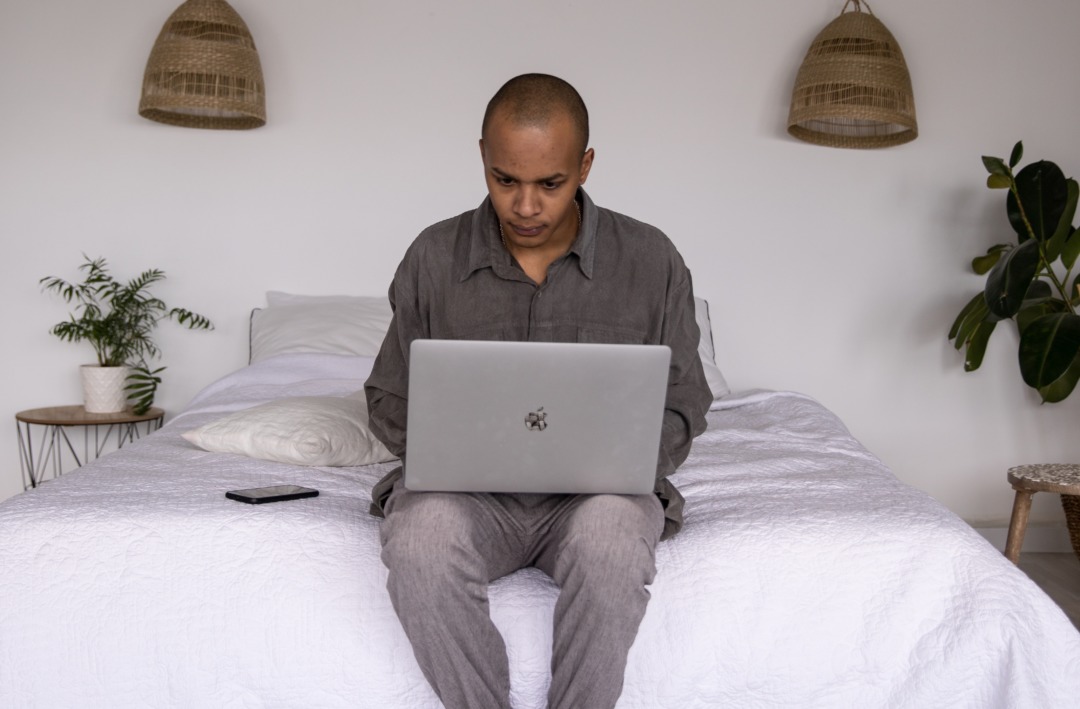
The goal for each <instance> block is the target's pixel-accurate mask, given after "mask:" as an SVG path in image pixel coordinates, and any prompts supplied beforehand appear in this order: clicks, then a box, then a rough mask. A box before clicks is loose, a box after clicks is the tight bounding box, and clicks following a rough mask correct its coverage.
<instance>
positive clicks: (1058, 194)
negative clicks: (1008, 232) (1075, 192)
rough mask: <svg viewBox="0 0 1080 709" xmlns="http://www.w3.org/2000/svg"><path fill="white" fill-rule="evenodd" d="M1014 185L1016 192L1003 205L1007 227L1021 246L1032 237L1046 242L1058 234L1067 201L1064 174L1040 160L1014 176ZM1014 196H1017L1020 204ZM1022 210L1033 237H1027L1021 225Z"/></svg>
mask: <svg viewBox="0 0 1080 709" xmlns="http://www.w3.org/2000/svg"><path fill="white" fill-rule="evenodd" d="M1015 184H1016V192H1015V193H1014V192H1011V191H1010V192H1009V196H1008V198H1007V199H1006V201H1005V204H1006V212H1007V214H1008V216H1009V223H1010V224H1012V226H1013V229H1014V230H1015V231H1016V233H1017V235H1018V236H1019V237H1020V241H1021V242H1023V241H1026V240H1027V239H1029V238H1031V237H1032V236H1034V237H1035V238H1036V239H1038V240H1039V241H1042V242H1045V241H1046V240H1048V239H1049V238H1051V237H1052V236H1053V235H1054V232H1055V231H1056V230H1057V226H1058V223H1059V222H1060V221H1061V215H1062V213H1063V212H1064V211H1065V204H1066V202H1067V201H1068V198H1069V187H1068V184H1067V183H1066V180H1065V174H1064V173H1063V172H1062V171H1061V168H1059V167H1058V166H1057V165H1055V164H1054V163H1052V162H1049V161H1048V160H1040V161H1039V162H1036V163H1031V164H1030V165H1028V166H1027V167H1025V168H1024V169H1023V170H1021V171H1020V172H1019V173H1017V175H1016V180H1015ZM1017 194H1019V195H1020V199H1019V202H1018V200H1017V197H1016V196H1017ZM1021 206H1022V207H1023V214H1024V215H1026V216H1027V219H1028V222H1029V223H1030V224H1031V228H1032V229H1033V230H1034V234H1031V233H1029V232H1028V229H1027V225H1026V224H1024V220H1023V217H1022V216H1021V209H1020V207H1021Z"/></svg>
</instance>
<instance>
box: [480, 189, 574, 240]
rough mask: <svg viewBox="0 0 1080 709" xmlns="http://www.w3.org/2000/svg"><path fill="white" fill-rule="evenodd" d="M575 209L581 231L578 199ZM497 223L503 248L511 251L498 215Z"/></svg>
mask: <svg viewBox="0 0 1080 709" xmlns="http://www.w3.org/2000/svg"><path fill="white" fill-rule="evenodd" d="M574 209H576V210H577V230H578V231H581V205H580V204H578V201H577V200H576V199H575V200H574ZM495 221H496V222H497V223H498V225H499V238H500V239H501V240H502V245H503V248H504V249H506V250H507V251H509V250H510V246H509V245H508V244H507V243H506V234H504V233H503V226H502V220H501V219H499V218H498V215H496V217H495ZM575 236H576V234H575Z"/></svg>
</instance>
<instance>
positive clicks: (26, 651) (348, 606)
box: [0, 299, 1080, 709]
mask: <svg viewBox="0 0 1080 709" xmlns="http://www.w3.org/2000/svg"><path fill="white" fill-rule="evenodd" d="M368 305H370V304H368ZM355 307H356V303H355V302H350V301H345V300H341V301H334V300H325V301H314V302H309V301H300V302H293V301H290V300H288V299H286V300H280V299H279V300H278V302H277V304H276V305H275V303H274V301H273V300H272V301H271V305H270V307H268V308H266V309H264V311H263V314H260V313H258V312H257V313H256V314H255V316H254V317H253V328H252V354H253V356H252V359H253V362H252V364H250V365H248V366H246V367H243V368H241V369H239V370H237V371H236V372H234V373H232V374H229V375H228V376H225V377H224V378H222V379H220V380H219V381H217V382H214V383H212V384H210V385H209V386H208V387H206V389H204V390H203V391H202V392H201V393H200V394H199V395H198V396H196V397H195V398H194V399H193V400H192V402H191V403H190V405H189V406H188V407H187V408H186V409H185V410H184V411H183V412H181V413H179V414H178V415H177V416H175V417H174V418H173V419H172V420H171V421H170V422H169V423H167V424H166V425H165V427H164V428H162V429H161V430H160V431H158V432H157V433H155V434H153V435H151V436H148V437H146V438H143V439H142V440H140V441H137V442H135V443H133V444H131V445H128V446H125V447H124V449H123V450H122V451H118V452H116V453H112V454H109V455H106V456H104V457H102V458H101V459H99V460H98V461H96V462H93V463H90V464H88V465H86V466H84V467H82V468H80V469H79V470H78V471H75V472H73V473H70V474H67V475H64V476H63V477H61V478H59V479H57V480H55V481H50V482H48V483H46V484H44V485H42V486H41V487H39V488H37V489H35V490H32V491H30V492H27V493H24V494H21V495H18V496H16V497H14V498H11V499H9V500H7V501H5V502H3V503H0V706H3V707H20V708H23V707H50V708H51V707H109V708H110V709H115V708H122V707H200V708H202V707H380V708H381V707H423V708H426V707H437V706H439V704H438V701H437V699H436V698H435V696H434V694H433V693H432V691H431V689H430V688H429V687H428V685H427V683H426V682H425V681H424V679H423V677H422V675H421V673H420V670H419V668H418V667H417V665H416V662H415V660H414V659H413V656H412V652H411V649H410V647H409V644H408V641H407V640H406V638H405V636H404V633H403V632H402V630H401V628H400V626H399V624H398V621H397V618H396V616H395V615H394V613H393V610H392V608H391V606H390V600H389V597H388V595H387V593H386V590H385V581H386V571H385V569H384V568H383V566H382V564H381V562H380V560H379V543H378V526H379V520H378V519H376V518H374V517H372V516H370V515H369V514H368V505H369V502H370V498H369V494H370V490H371V487H372V485H373V484H374V483H375V482H376V481H377V480H379V478H380V477H382V475H383V474H384V473H385V472H387V471H388V470H390V469H391V467H392V466H393V465H394V464H395V463H394V462H393V461H390V460H385V458H386V453H385V450H379V446H377V445H376V444H375V443H373V442H372V440H368V439H364V434H363V430H362V429H363V416H364V414H363V411H362V409H363V407H362V406H359V407H357V406H355V404H356V403H358V402H360V401H361V399H360V398H359V397H357V396H355V393H356V392H358V391H359V390H360V389H361V388H362V385H363V381H364V379H365V377H366V375H367V372H368V371H369V370H370V367H371V363H372V356H371V354H372V353H371V352H370V347H371V346H372V344H371V343H373V342H376V341H377V340H378V339H379V337H380V335H379V331H380V327H384V326H385V319H386V318H388V314H387V313H386V312H385V310H384V309H382V308H381V307H376V308H374V310H373V312H374V313H375V314H374V315H372V313H367V314H366V315H363V316H359V315H357V316H356V319H357V321H358V322H361V321H362V322H363V323H364V328H366V329H364V328H360V330H363V331H362V332H360V331H358V330H357V328H352V329H353V330H354V332H353V333H352V335H350V336H349V337H352V338H353V340H352V341H350V342H337V343H336V344H335V343H327V342H326V341H320V339H319V337H320V336H319V335H318V334H317V333H318V332H320V328H323V327H324V326H325V324H326V323H322V324H320V318H319V317H314V316H312V315H311V314H310V313H309V314H307V315H303V316H300V315H299V314H298V313H293V314H291V315H288V316H287V317H286V316H281V317H278V314H279V313H280V312H282V309H287V308H294V309H302V308H308V310H309V311H310V312H316V313H331V315H328V316H326V317H327V321H326V322H330V323H333V322H339V321H338V319H339V318H340V317H341V313H340V312H337V313H335V312H334V311H335V309H337V310H342V309H343V308H344V309H348V308H353V309H354V310H355ZM365 307H366V306H365ZM275 308H278V310H275ZM293 315H297V317H298V318H299V319H296V318H294V317H292V316H293ZM278 321H281V322H278ZM699 321H701V318H700V317H699ZM282 322H284V323H286V324H287V327H285V328H284V329H282V327H281V323H282ZM290 322H291V325H289V323H290ZM703 322H704V326H705V328H708V322H707V317H706V318H705V320H704V321H703ZM290 328H292V329H293V330H295V329H297V328H299V329H300V330H306V332H305V334H304V336H303V337H293V338H292V341H291V342H290V341H289V340H290V337H291V336H290V335H283V334H282V333H283V332H285V331H286V330H288V329H290ZM312 332H314V333H316V335H315V336H314V337H313V336H312ZM327 337H333V338H338V339H341V338H342V335H341V333H340V332H339V331H338V330H337V329H335V332H334V334H333V335H327ZM275 338H276V339H275ZM346 339H348V338H346ZM702 346H703V348H705V350H708V349H709V348H710V347H711V341H710V342H705V341H704V339H703V345H702ZM365 348H367V349H365ZM705 350H703V359H704V358H705V357H706V356H707V357H709V358H710V359H711V351H709V352H706V351H705ZM710 364H711V363H710ZM717 376H720V375H719V371H718V370H717V371H714V372H712V373H711V374H710V378H711V383H713V384H714V385H716V384H717V381H716V377H717ZM720 384H722V381H721V382H720ZM714 391H718V392H719V394H720V395H719V396H718V397H717V399H716V401H715V402H714V404H713V407H712V410H711V411H710V412H709V414H708V422H709V429H708V431H707V432H706V433H705V434H704V435H702V436H701V437H700V438H699V439H698V440H697V441H696V442H695V444H694V447H693V450H692V452H691V455H690V458H689V459H688V460H687V462H686V463H685V464H684V465H683V466H682V467H681V468H680V470H679V472H678V473H677V474H676V476H675V478H674V481H675V482H676V484H677V485H678V487H679V488H680V490H682V492H683V494H684V495H685V497H686V525H685V528H684V529H683V531H682V532H681V533H680V534H679V535H678V536H676V537H675V538H674V539H672V540H669V541H666V542H663V543H662V544H661V545H660V547H659V548H658V550H657V565H658V568H659V573H658V575H657V578H656V581H655V582H654V583H653V584H652V586H651V588H650V591H651V594H652V600H651V602H650V604H649V607H648V611H647V614H646V616H645V619H644V620H643V622H642V625H641V628H640V631H639V634H638V637H637V640H636V642H635V644H634V646H633V648H632V650H631V653H630V657H629V661H628V665H627V670H626V684H625V689H624V692H623V696H622V698H621V700H620V702H619V705H618V706H619V707H624V708H630V707H634V708H642V709H646V708H647V709H657V708H663V707H678V708H679V709H685V708H689V707H719V706H737V707H918V708H919V709H923V708H925V707H937V706H948V707H1039V708H1040V709H1047V708H1051V707H1074V706H1076V702H1077V698H1078V697H1080V634H1078V633H1077V631H1076V630H1075V629H1074V628H1073V626H1072V625H1071V624H1070V622H1069V620H1068V619H1067V618H1066V617H1065V615H1064V614H1063V613H1062V611H1061V610H1060V609H1059V608H1058V607H1057V606H1056V605H1055V604H1054V603H1053V602H1052V601H1051V600H1050V599H1049V598H1048V597H1047V596H1046V595H1045V594H1043V593H1042V592H1041V591H1040V590H1039V589H1038V588H1037V587H1036V586H1035V585H1034V584H1033V583H1031V582H1030V581H1029V580H1028V579H1027V577H1026V576H1025V575H1024V574H1023V573H1021V572H1020V571H1018V570H1017V569H1016V568H1015V567H1014V566H1012V565H1011V564H1010V563H1009V562H1008V561H1007V560H1005V559H1004V557H1003V556H1002V555H1001V554H1000V553H999V552H997V551H995V550H994V549H993V548H992V547H991V546H990V545H989V544H987V542H985V541H984V540H983V539H982V538H981V537H980V536H979V535H978V534H977V533H975V532H974V531H973V530H972V529H971V528H970V527H969V526H968V525H966V524H965V523H964V522H963V521H962V520H960V519H959V518H957V517H956V516H955V515H953V514H952V513H950V512H949V511H948V510H947V509H945V508H944V507H943V506H942V505H940V504H939V503H937V502H935V501H934V500H933V499H931V498H930V497H928V496H927V495H925V494H924V493H922V492H920V491H918V490H915V489H913V488H912V487H910V486H907V485H905V484H903V483H901V482H900V481H899V480H898V479H897V478H896V477H895V476H894V475H893V474H892V473H891V472H890V471H889V470H888V469H887V468H886V467H885V466H884V465H883V464H882V463H881V462H880V461H879V460H878V459H877V458H875V457H874V456H873V455H872V454H871V453H869V452H868V451H867V450H866V449H865V448H864V447H863V446H862V445H860V444H859V443H858V441H856V440H855V439H854V438H853V437H852V436H851V435H850V433H849V432H848V430H847V429H846V428H845V426H844V424H843V423H842V422H841V421H840V420H839V419H838V418H837V417H836V416H835V415H833V414H832V413H830V412H829V411H828V410H827V409H826V408H824V407H823V406H822V405H821V404H819V403H817V402H816V401H814V400H813V399H811V398H809V397H807V396H803V395H800V394H798V393H793V392H775V391H763V390H758V391H750V392H736V393H730V392H724V391H721V390H719V385H717V386H714ZM350 395H352V396H350ZM320 402H322V403H323V404H325V403H327V402H330V403H332V404H333V405H334V406H338V407H339V408H338V409H333V408H331V409H328V410H325V411H324V413H326V411H330V414H331V418H333V419H334V420H338V421H340V420H346V422H347V425H346V428H345V429H342V430H340V431H336V432H335V431H330V432H329V433H326V431H323V433H324V434H325V435H323V436H322V438H320V436H319V435H313V436H305V435H302V434H303V432H302V431H301V432H297V433H296V435H295V436H292V437H291V439H290V440H289V441H287V445H286V448H289V449H290V450H284V451H277V452H274V453H273V454H272V455H270V454H268V453H267V451H266V450H261V451H260V450H253V449H252V446H254V447H255V448H258V446H259V445H263V447H264V448H265V447H266V446H268V445H269V444H266V443H265V442H264V443H262V444H260V443H259V442H258V441H255V439H256V438H257V437H258V434H259V432H260V431H262V432H265V431H268V430H273V427H274V425H275V416H277V418H278V421H279V422H280V420H281V419H282V416H283V415H285V414H289V412H290V409H289V407H290V406H296V405H310V406H315V407H316V408H318V406H317V405H318V404H319V403H320ZM340 407H345V408H344V409H341V408H340ZM260 411H261V412H263V413H262V418H259V417H258V416H257V415H256V413H257V412H260ZM292 411H293V413H292V416H293V419H292V420H293V421H294V424H295V420H296V417H295V410H292ZM335 411H338V412H340V411H345V412H346V413H345V414H342V415H337V414H334V413H333V412H335ZM318 413H319V412H318V411H315V412H314V413H312V415H311V417H309V418H308V419H305V420H311V421H314V423H313V424H312V425H311V426H308V428H312V427H313V428H314V429H316V430H315V433H316V434H318V433H319V424H318ZM253 417H254V418H253ZM352 418H355V419H356V420H355V421H352V420H351V419H352ZM252 421H254V422H255V423H254V424H253V423H252ZM228 422H231V423H232V425H233V426H234V430H233V432H232V434H229V432H228V430H225V431H224V433H223V432H222V431H221V430H217V429H221V425H220V424H223V423H228ZM245 423H246V424H247V426H248V428H247V430H243V428H244V425H245ZM353 424H355V426H354V430H346V429H347V427H348V425H353ZM226 428H227V427H226ZM215 430H217V434H220V438H221V440H218V441H216V442H214V441H212V440H210V439H211V438H212V437H213V436H212V435H211V434H213V433H214V432H215ZM200 434H201V435H202V438H198V435H200ZM230 435H231V439H232V440H231V443H232V444H233V445H236V446H238V447H237V448H236V450H241V451H243V452H241V453H226V452H215V451H212V450H206V449H204V448H202V447H199V446H196V445H195V444H193V443H192V440H191V439H192V438H196V439H197V440H199V442H200V443H201V444H202V445H205V446H207V447H209V448H221V447H222V446H225V445H227V444H228V443H229V440H227V439H229V438H230ZM335 437H337V438H340V439H349V440H350V441H352V442H353V443H354V444H355V445H353V448H354V449H356V450H352V451H346V452H345V454H344V456H345V457H344V459H342V458H341V456H342V450H343V448H347V447H348V446H344V445H342V444H341V441H340V440H338V441H335V440H333V439H334V438H335ZM358 437H359V440H360V443H359V444H356V441H357V440H358ZM253 441H254V442H253ZM243 446H248V448H244V447H243ZM300 449H303V450H300ZM297 451H299V452H297ZM294 454H296V455H301V459H298V460H297V461H294V462H283V461H286V460H289V455H294ZM255 455H262V456H264V457H270V458H274V459H273V460H267V459H264V458H260V457H253V456H255ZM303 456H308V457H307V458H304V457H303ZM311 456H314V457H311ZM320 456H321V457H320ZM335 456H337V457H336V458H335ZM357 456H359V457H357ZM364 456H366V457H364ZM299 463H302V464H299ZM348 463H362V464H348ZM277 483H296V484H301V485H307V486H311V487H315V488H317V489H319V490H320V491H321V494H320V495H319V496H318V497H316V498H312V499H307V500H297V501H292V502H286V503H277V504H270V505H245V504H241V503H237V502H234V501H231V500H228V499H226V498H225V496H224V492H225V491H226V490H231V489H237V488H248V487H256V486H262V485H270V484H277ZM556 594H557V589H556V587H555V586H554V584H553V583H552V582H551V581H550V580H549V579H548V578H547V577H546V576H544V575H543V574H542V573H540V572H538V571H536V570H532V569H527V570H523V571H520V572H518V573H516V574H513V575H511V576H509V577H506V578H504V579H501V580H499V581H497V582H496V583H494V584H493V585H492V588H491V605H492V616H493V618H494V620H495V622H496V624H497V625H498V627H499V628H500V630H501V632H502V633H503V635H504V637H505V639H506V643H507V648H508V653H509V656H510V661H511V672H512V677H511V681H512V687H513V690H512V692H513V696H512V699H513V703H514V706H515V707H522V708H525V707H543V706H544V705H545V693H546V688H547V683H548V663H549V659H550V643H551V620H552V609H553V606H554V602H555V598H556Z"/></svg>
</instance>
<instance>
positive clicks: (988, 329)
mask: <svg viewBox="0 0 1080 709" xmlns="http://www.w3.org/2000/svg"><path fill="white" fill-rule="evenodd" d="M995 327H997V323H996V322H987V321H985V320H984V321H983V322H981V323H979V324H978V326H977V327H976V328H975V332H973V333H972V334H971V340H970V341H968V346H967V352H966V353H965V354H964V371H965V372H974V371H975V370H976V369H978V368H979V367H980V366H981V365H982V361H983V356H984V355H985V354H986V343H987V342H989V341H990V335H992V334H994V328H995Z"/></svg>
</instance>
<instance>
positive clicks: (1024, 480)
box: [1005, 464, 1080, 564]
mask: <svg viewBox="0 0 1080 709" xmlns="http://www.w3.org/2000/svg"><path fill="white" fill-rule="evenodd" d="M1008 477H1009V482H1010V483H1011V484H1012V486H1013V489H1014V490H1016V498H1015V499H1014V500H1013V510H1012V519H1011V520H1010V521H1009V536H1008V539H1007V540H1006V541H1005V556H1006V557H1008V559H1009V561H1011V562H1013V563H1014V564H1015V563H1016V562H1017V561H1019V560H1020V547H1021V545H1023V543H1024V532H1025V531H1026V530H1027V523H1028V513H1030V512H1031V496H1032V495H1034V494H1035V493H1036V492H1056V493H1060V494H1061V495H1080V465H1072V464H1047V465H1020V466H1017V467H1015V468H1009V476H1008ZM1062 500H1063V502H1067V501H1066V500H1065V498H1062Z"/></svg>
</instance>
